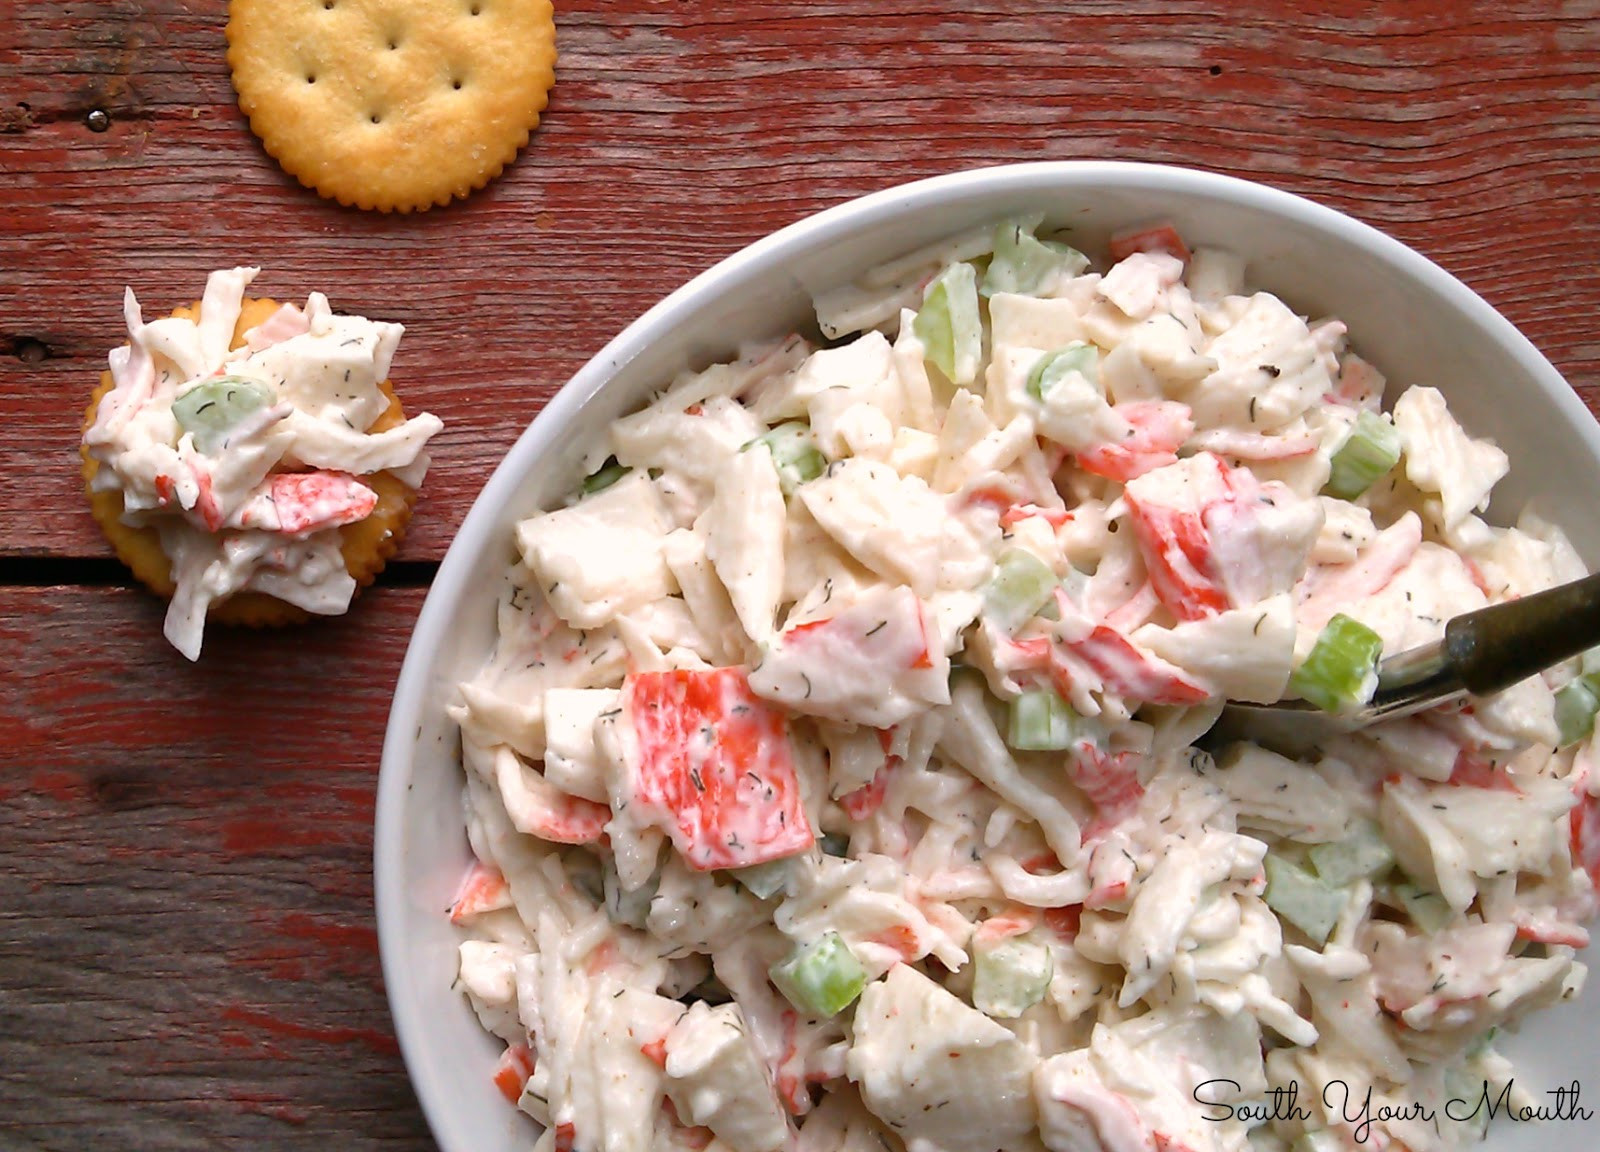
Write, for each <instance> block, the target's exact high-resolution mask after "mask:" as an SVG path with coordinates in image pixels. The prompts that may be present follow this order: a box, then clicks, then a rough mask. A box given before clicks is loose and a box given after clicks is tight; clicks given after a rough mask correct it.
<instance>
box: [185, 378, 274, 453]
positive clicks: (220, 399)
mask: <svg viewBox="0 0 1600 1152" xmlns="http://www.w3.org/2000/svg"><path fill="white" fill-rule="evenodd" d="M272 401H273V392H272V389H271V388H269V387H268V386H267V385H265V384H263V383H262V382H261V381H259V380H252V379H250V378H249V377H247V376H218V377H217V378H216V379H214V380H205V381H202V382H201V383H199V384H196V385H195V386H194V387H193V388H190V389H189V390H188V391H187V392H185V393H184V394H183V395H182V396H179V397H178V398H177V399H176V400H174V401H173V402H172V415H173V416H174V417H175V418H176V419H177V421H178V426H179V427H180V428H182V429H183V430H184V431H185V432H189V433H192V434H193V436H194V446H195V448H196V449H197V450H198V451H200V452H204V453H205V454H207V455H213V454H215V453H216V452H217V451H218V450H220V449H221V448H222V447H223V446H224V445H225V444H226V443H227V440H228V434H229V433H230V432H232V431H233V430H234V429H235V428H237V427H238V426H239V424H240V423H241V422H242V421H243V420H244V419H245V417H247V416H249V415H251V414H252V413H254V412H258V411H260V410H261V409H263V408H265V407H266V406H267V405H269V404H271V403H272Z"/></svg>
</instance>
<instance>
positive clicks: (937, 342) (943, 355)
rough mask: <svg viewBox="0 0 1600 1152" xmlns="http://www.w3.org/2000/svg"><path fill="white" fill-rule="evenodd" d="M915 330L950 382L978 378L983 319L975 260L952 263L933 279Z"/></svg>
mask: <svg viewBox="0 0 1600 1152" xmlns="http://www.w3.org/2000/svg"><path fill="white" fill-rule="evenodd" d="M911 330H912V331H913V332H914V333H915V334H916V337H917V339H918V340H920V341H922V344H923V347H924V348H926V349H927V356H928V359H929V360H931V361H933V363H934V364H935V365H936V366H937V367H938V369H939V371H941V372H943V373H944V374H945V378H946V379H948V380H949V381H950V383H952V384H958V385H964V384H970V383H972V382H973V380H975V379H976V378H977V375H978V361H979V360H980V359H981V358H982V356H983V322H982V319H981V318H980V317H979V315H978V273H977V272H976V270H974V269H973V267H972V265H971V264H966V263H961V262H957V263H955V264H952V265H950V266H949V267H948V268H946V269H945V270H944V271H943V272H941V273H939V275H937V276H935V277H934V278H933V279H932V280H931V281H929V283H928V287H927V289H926V290H925V291H924V292H923V294H922V311H920V312H918V313H917V318H916V319H915V320H913V321H912V324H911Z"/></svg>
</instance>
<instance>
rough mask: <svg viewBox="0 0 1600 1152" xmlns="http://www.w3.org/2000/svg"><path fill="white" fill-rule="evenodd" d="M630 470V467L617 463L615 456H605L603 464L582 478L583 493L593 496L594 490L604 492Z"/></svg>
mask: <svg viewBox="0 0 1600 1152" xmlns="http://www.w3.org/2000/svg"><path fill="white" fill-rule="evenodd" d="M632 471H633V469H632V468H624V467H623V466H622V465H621V464H618V463H617V458H616V457H615V456H607V457H606V462H605V463H604V464H602V465H600V467H599V468H597V469H596V470H595V471H593V472H591V473H589V475H587V476H585V477H584V478H583V494H584V495H585V496H593V495H594V494H595V493H596V492H604V491H605V490H606V489H607V488H609V487H611V486H612V485H613V484H615V483H616V482H617V481H618V480H621V479H622V478H623V477H624V476H626V475H627V474H628V473H629V472H632Z"/></svg>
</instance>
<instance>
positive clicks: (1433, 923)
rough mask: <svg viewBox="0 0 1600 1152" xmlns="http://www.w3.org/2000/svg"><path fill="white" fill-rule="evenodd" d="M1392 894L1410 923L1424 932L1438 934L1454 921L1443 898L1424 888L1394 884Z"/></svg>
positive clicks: (1453, 916)
mask: <svg viewBox="0 0 1600 1152" xmlns="http://www.w3.org/2000/svg"><path fill="white" fill-rule="evenodd" d="M1394 894H1395V896H1396V898H1398V899H1399V901H1400V903H1401V904H1402V905H1403V906H1404V907H1405V910H1406V914H1407V915H1408V916H1410V917H1411V921H1412V923H1414V924H1415V925H1416V926H1417V927H1418V928H1421V929H1422V930H1423V931H1424V932H1438V931H1439V930H1441V929H1442V928H1444V927H1445V925H1447V924H1449V923H1450V921H1451V920H1453V919H1455V913H1453V912H1452V911H1451V910H1450V905H1448V904H1446V903H1445V902H1444V898H1443V897H1441V896H1439V895H1436V894H1435V893H1433V892H1429V891H1428V890H1427V889H1426V888H1418V887H1417V886H1416V885H1415V884H1396V885H1395V889H1394Z"/></svg>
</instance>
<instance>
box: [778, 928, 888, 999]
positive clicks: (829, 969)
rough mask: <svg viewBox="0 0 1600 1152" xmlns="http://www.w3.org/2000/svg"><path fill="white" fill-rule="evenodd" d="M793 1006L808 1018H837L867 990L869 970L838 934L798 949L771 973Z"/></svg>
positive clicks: (779, 988)
mask: <svg viewBox="0 0 1600 1152" xmlns="http://www.w3.org/2000/svg"><path fill="white" fill-rule="evenodd" d="M768 974H769V975H770V976H771V977H772V983H773V984H774V985H776V986H777V989H778V991H779V992H782V993H783V994H784V996H785V997H786V998H787V999H788V1001H789V1003H791V1004H793V1005H794V1006H795V1007H796V1008H798V1009H799V1010H800V1011H802V1012H804V1013H805V1014H806V1015H807V1016H810V1017H814V1018H825V1017H828V1016H837V1015H838V1014H839V1013H840V1012H842V1011H844V1009H845V1008H847V1007H849V1005H850V1004H851V1003H852V1002H854V1000H855V998H856V997H857V996H859V995H861V990H862V989H863V988H865V987H866V986H867V970H866V969H865V968H863V967H862V966H861V961H859V960H857V959H856V958H855V954H854V953H852V952H851V951H850V946H849V945H848V944H846V943H845V942H844V938H843V937H841V936H840V935H839V934H838V933H837V932H829V933H826V934H825V935H823V936H822V937H820V938H819V939H817V940H813V941H812V942H811V943H810V944H807V945H805V946H804V947H802V948H799V949H797V950H796V951H795V952H794V953H793V954H791V955H790V956H789V958H788V959H787V960H784V961H783V962H782V963H780V964H774V965H773V966H772V970H771V971H770V972H769V973H768Z"/></svg>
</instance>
